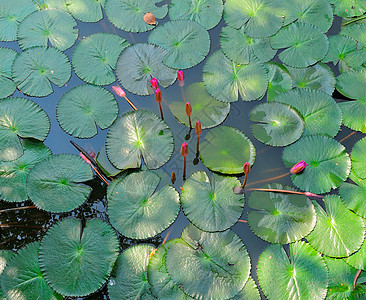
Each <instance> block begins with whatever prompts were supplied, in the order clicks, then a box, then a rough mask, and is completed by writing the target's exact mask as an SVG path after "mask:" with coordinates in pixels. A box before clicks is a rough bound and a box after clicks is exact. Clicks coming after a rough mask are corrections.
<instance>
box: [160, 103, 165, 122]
mask: <svg viewBox="0 0 366 300" xmlns="http://www.w3.org/2000/svg"><path fill="white" fill-rule="evenodd" d="M159 109H160V116H161V119H162V120H164V116H163V109H162V108H161V103H160V102H159Z"/></svg>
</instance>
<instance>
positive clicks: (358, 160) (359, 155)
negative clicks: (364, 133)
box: [351, 138, 366, 179]
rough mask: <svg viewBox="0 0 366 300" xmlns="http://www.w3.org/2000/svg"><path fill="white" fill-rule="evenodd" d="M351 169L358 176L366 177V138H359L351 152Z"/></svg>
mask: <svg viewBox="0 0 366 300" xmlns="http://www.w3.org/2000/svg"><path fill="white" fill-rule="evenodd" d="M351 161H352V169H353V171H354V172H355V173H356V175H357V176H358V177H360V178H361V179H366V138H363V139H362V140H359V141H358V142H357V143H356V144H355V145H354V146H353V149H352V153H351Z"/></svg>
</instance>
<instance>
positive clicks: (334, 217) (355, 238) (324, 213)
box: [306, 195, 365, 257]
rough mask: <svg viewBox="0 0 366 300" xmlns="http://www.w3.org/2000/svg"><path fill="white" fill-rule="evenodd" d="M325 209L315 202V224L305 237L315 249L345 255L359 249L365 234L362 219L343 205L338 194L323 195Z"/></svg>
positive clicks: (339, 255)
mask: <svg viewBox="0 0 366 300" xmlns="http://www.w3.org/2000/svg"><path fill="white" fill-rule="evenodd" d="M324 202H325V210H324V209H323V208H322V207H321V206H320V205H319V204H317V203H316V202H314V205H315V211H316V216H317V221H316V226H315V228H314V230H313V232H312V233H310V234H309V235H308V236H307V237H306V239H307V240H308V242H309V243H310V245H312V246H313V247H314V248H315V249H316V250H318V251H319V252H321V253H323V254H325V255H327V256H331V257H345V256H349V255H351V254H352V253H354V252H355V251H357V250H358V249H360V247H361V245H362V243H363V240H364V236H365V223H364V221H363V219H362V218H361V217H359V216H357V215H356V214H354V213H353V212H351V211H350V210H348V209H347V207H345V206H344V204H343V203H342V200H341V197H339V196H338V195H327V196H325V197H324Z"/></svg>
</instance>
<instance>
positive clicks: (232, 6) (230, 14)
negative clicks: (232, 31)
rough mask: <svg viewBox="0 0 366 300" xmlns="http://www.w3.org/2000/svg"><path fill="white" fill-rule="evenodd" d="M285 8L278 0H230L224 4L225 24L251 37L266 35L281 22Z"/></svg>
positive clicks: (275, 30)
mask: <svg viewBox="0 0 366 300" xmlns="http://www.w3.org/2000/svg"><path fill="white" fill-rule="evenodd" d="M284 15H285V10H284V7H283V4H282V1H279V0H274V1H272V0H231V1H227V2H226V3H225V6H224V19H225V22H226V23H227V25H229V26H230V27H233V28H237V29H239V28H240V27H244V31H245V33H246V34H247V35H249V36H251V37H268V36H271V35H273V34H275V33H276V32H277V31H278V30H279V29H280V28H281V26H282V24H283V17H284Z"/></svg>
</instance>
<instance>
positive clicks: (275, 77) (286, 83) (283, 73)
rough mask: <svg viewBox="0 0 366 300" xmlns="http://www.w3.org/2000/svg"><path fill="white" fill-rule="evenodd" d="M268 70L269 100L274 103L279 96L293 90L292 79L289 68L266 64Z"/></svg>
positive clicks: (275, 63) (270, 63)
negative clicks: (274, 99)
mask: <svg viewBox="0 0 366 300" xmlns="http://www.w3.org/2000/svg"><path fill="white" fill-rule="evenodd" d="M265 67H266V68H267V70H268V89H267V100H268V102H270V101H272V100H273V98H275V97H276V96H277V95H279V94H282V93H284V92H286V91H288V90H290V89H292V78H291V74H290V72H289V71H288V70H287V68H286V67H285V66H283V65H281V64H280V63H277V62H268V63H265Z"/></svg>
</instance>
